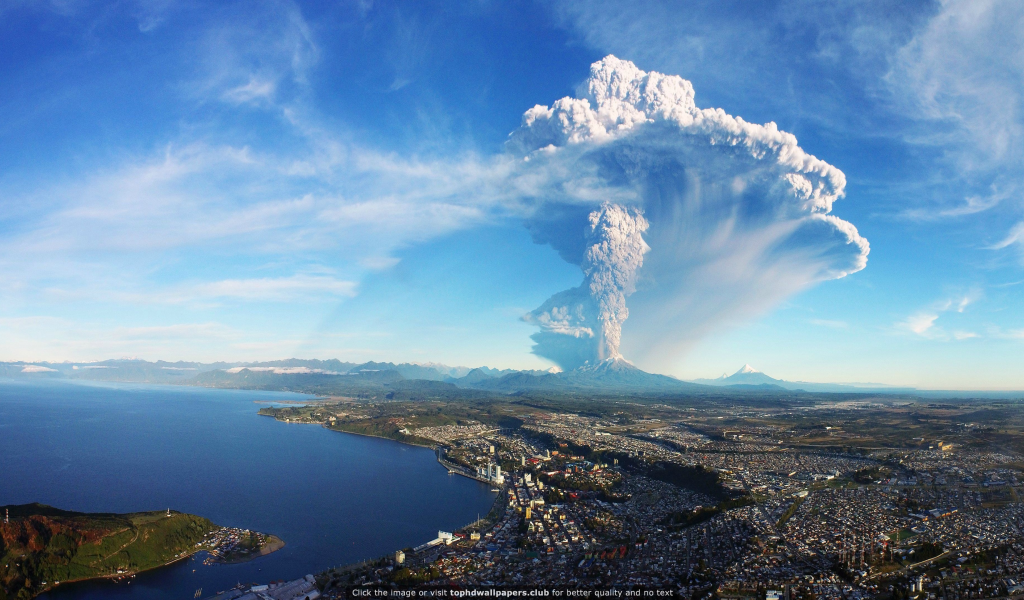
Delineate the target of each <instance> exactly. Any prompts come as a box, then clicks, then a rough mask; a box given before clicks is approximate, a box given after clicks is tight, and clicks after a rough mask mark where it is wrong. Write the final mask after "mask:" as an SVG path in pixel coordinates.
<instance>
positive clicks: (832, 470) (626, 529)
mask: <svg viewBox="0 0 1024 600" xmlns="http://www.w3.org/2000/svg"><path fill="white" fill-rule="evenodd" d="M427 404H434V403H427ZM538 404H539V403H538ZM722 404H724V403H722ZM782 404H786V403H785V402H782ZM486 410H488V411H490V412H491V414H490V416H489V418H487V417H485V420H487V421H489V422H479V421H475V420H473V419H472V418H471V413H472V410H470V409H468V408H467V407H461V408H456V407H454V406H452V405H450V404H449V405H444V404H437V405H432V406H431V405H428V406H424V403H419V404H408V403H402V404H396V403H384V404H376V405H375V404H373V403H369V404H358V403H353V402H350V401H348V402H347V401H341V402H337V403H332V402H330V401H325V402H323V403H318V404H316V405H313V406H310V407H302V408H278V409H273V410H265V411H264V414H267V413H270V412H272V413H274V414H275V416H276V417H277V418H279V419H282V420H290V421H292V422H306V423H322V424H324V425H326V426H328V427H333V428H337V429H339V430H342V431H344V430H345V429H346V427H348V428H351V427H357V426H363V427H365V426H367V425H368V424H369V423H372V422H374V420H377V421H378V422H380V420H383V422H388V423H390V424H391V427H393V428H395V429H394V436H395V439H402V438H408V439H409V440H419V441H420V443H425V444H429V445H431V446H434V447H435V448H436V450H437V452H438V456H439V460H441V461H443V464H444V465H445V466H446V467H449V468H450V470H452V471H453V472H455V473H458V474H462V475H465V476H470V477H478V478H481V479H482V480H484V481H490V482H491V483H492V484H493V485H496V486H500V487H499V488H496V489H500V492H499V493H498V495H497V497H496V499H495V504H494V507H493V509H492V511H491V513H490V514H489V515H487V517H486V518H485V519H482V520H481V521H480V522H477V523H472V524H469V525H468V526H467V527H465V528H463V529H462V530H460V531H456V532H454V533H451V534H446V533H445V532H441V534H439V537H438V538H437V539H436V540H433V541H432V542H429V543H426V544H423V545H422V546H420V547H417V548H406V549H396V551H397V552H396V554H395V555H394V556H389V557H383V558H381V559H379V560H376V561H370V562H368V563H365V564H360V565H347V566H339V567H337V568H334V569H331V570H328V571H326V572H324V573H321V574H319V575H318V576H317V581H318V583H319V584H320V585H321V586H322V587H323V589H324V592H325V596H326V597H328V598H330V597H338V598H340V597H344V595H345V592H344V590H347V589H350V588H351V587H353V586H364V585H379V586H399V587H406V586H428V587H429V586H442V587H443V586H475V585H483V586H517V585H550V586H567V587H570V588H571V587H574V586H577V587H596V588H605V587H620V588H630V587H636V588H640V587H644V588H659V589H672V590H674V591H675V593H677V594H679V595H680V597H687V598H699V597H707V596H709V595H712V594H713V595H714V596H715V597H718V598H764V597H765V595H768V597H778V598H810V597H815V598H868V597H886V598H911V597H913V598H917V597H920V598H928V597H931V598H950V599H953V598H956V599H959V598H980V597H993V596H1013V595H1015V594H1020V593H1024V579H1022V576H1024V570H1022V569H1024V537H1022V534H1021V529H1020V527H1021V526H1024V520H1022V519H1024V504H1021V503H1020V502H1019V493H1021V492H1022V491H1024V490H1022V489H1021V480H1020V479H1019V476H1020V474H1021V472H1022V471H1021V469H1022V468H1024V461H1022V460H1021V455H1020V454H1019V446H1018V447H1015V446H1016V445H1017V444H1019V442H1017V444H1000V443H999V442H998V440H1001V439H1005V437H1006V436H1013V435H1015V434H1016V432H1017V431H1018V429H1017V428H1019V427H1020V426H1021V425H1022V424H1024V420H1022V418H1024V415H1022V414H1020V412H1019V411H1018V410H1016V409H1015V408H1014V409H1012V410H1010V409H1008V408H1007V407H1006V406H1005V405H1001V404H999V403H995V404H993V403H984V402H981V401H973V402H946V403H923V402H920V401H911V400H893V399H884V398H873V399H870V400H863V401H859V402H852V403H851V402H850V401H847V400H842V399H837V400H829V399H808V400H806V401H797V402H794V403H790V404H789V405H788V406H782V407H779V408H776V409H771V408H754V409H752V408H751V407H750V406H742V405H741V406H733V407H727V406H716V407H709V408H696V407H694V406H685V405H676V406H673V405H671V404H669V403H664V402H648V403H642V402H635V401H634V402H616V401H606V402H603V403H600V402H596V401H595V402H593V403H592V404H590V405H589V409H588V410H587V411H586V412H585V413H583V412H580V413H573V412H568V411H566V412H562V411H560V410H550V409H538V408H535V407H532V406H529V403H522V404H507V405H504V406H502V405H499V404H497V403H496V405H495V406H489V407H487V409H486ZM448 412H450V413H454V414H452V415H451V416H450V418H449V419H448V420H449V421H450V422H449V423H447V424H444V425H438V424H435V425H430V426H416V425H417V424H418V423H420V422H423V421H426V420H428V419H429V420H433V421H434V422H437V421H438V419H441V420H444V419H445V415H446V414H447V413H448ZM498 412H500V413H501V416H500V417H496V416H495V413H498ZM587 413H589V414H587ZM908 413H912V414H913V416H912V417H911V416H909V415H908ZM480 414H481V415H482V414H484V413H483V411H482V410H481V411H480ZM338 415H344V416H343V417H341V418H340V420H339V417H338ZM428 415H429V416H428ZM512 415H515V416H516V417H517V418H518V419H519V420H520V421H521V424H520V425H519V426H518V427H515V428H511V427H507V426H506V427H500V426H498V422H499V421H503V422H505V424H506V425H508V419H509V417H510V416H512ZM966 416H970V417H971V418H972V419H973V421H971V422H967V421H964V420H962V418H963V417H966ZM898 419H903V422H902V424H898V421H897V420H898ZM888 421H892V422H893V425H892V426H893V430H892V431H890V432H889V433H888V434H885V433H884V432H882V431H880V429H884V424H885V423H886V422H888ZM994 421H998V423H996V424H994V423H993V422H994ZM839 422H844V423H846V425H845V426H840V425H838V424H833V423H839ZM858 423H863V426H858ZM908 432H914V433H919V434H920V435H910V433H908ZM986 438H987V439H989V440H991V445H988V443H987V442H986ZM488 465H490V469H489V470H488ZM495 467H497V471H498V473H499V475H498V477H499V478H500V480H499V479H497V478H494V477H490V478H488V477H487V476H486V473H488V472H491V473H493V472H494V471H495ZM481 473H483V474H485V475H484V476H483V477H480V474H481Z"/></svg>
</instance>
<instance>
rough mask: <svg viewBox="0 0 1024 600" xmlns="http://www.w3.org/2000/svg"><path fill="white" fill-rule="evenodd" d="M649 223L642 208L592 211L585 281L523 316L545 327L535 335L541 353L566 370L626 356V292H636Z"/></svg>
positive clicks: (607, 207) (613, 207) (609, 207)
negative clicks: (622, 349)
mask: <svg viewBox="0 0 1024 600" xmlns="http://www.w3.org/2000/svg"><path fill="white" fill-rule="evenodd" d="M648 226H649V224H648V223H647V220H646V219H644V217H643V215H642V214H641V213H640V211H639V210H637V209H636V208H627V207H623V206H619V205H616V204H605V205H604V206H602V207H601V208H600V210H595V211H594V212H592V213H590V215H588V224H587V226H586V228H585V240H586V249H585V250H584V252H583V260H582V263H581V265H580V266H581V267H582V268H583V275H584V281H583V285H581V286H579V287H577V288H573V289H571V290H566V291H564V292H561V293H559V294H556V295H554V296H552V297H551V298H550V299H548V301H547V302H545V303H544V305H543V306H541V307H540V308H538V309H537V310H535V311H533V312H531V313H530V314H528V315H526V317H524V318H525V320H526V321H527V322H530V323H534V324H536V325H538V326H539V327H540V328H541V333H538V334H536V336H535V337H534V339H535V340H536V341H537V347H536V348H535V350H534V351H535V352H536V353H537V354H539V355H541V356H544V357H545V358H549V359H551V360H553V361H555V362H556V363H558V364H559V365H560V366H561V367H562V368H575V367H578V366H580V365H582V364H584V363H587V362H597V361H601V360H605V359H615V358H622V355H621V354H620V353H619V343H620V341H621V337H622V323H623V322H624V321H625V320H626V318H627V317H628V316H629V309H627V308H626V296H629V295H630V294H632V293H633V292H634V290H635V288H636V273H637V269H639V268H640V266H641V265H643V263H644V253H645V252H647V251H648V250H650V248H649V247H648V246H647V244H646V243H645V242H644V239H643V236H642V234H643V232H644V231H647V228H648Z"/></svg>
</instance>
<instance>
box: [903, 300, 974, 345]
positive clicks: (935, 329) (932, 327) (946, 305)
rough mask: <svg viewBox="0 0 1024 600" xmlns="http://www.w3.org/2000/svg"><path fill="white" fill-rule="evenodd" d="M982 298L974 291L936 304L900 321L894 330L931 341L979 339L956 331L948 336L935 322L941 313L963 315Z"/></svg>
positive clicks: (972, 334)
mask: <svg viewBox="0 0 1024 600" xmlns="http://www.w3.org/2000/svg"><path fill="white" fill-rule="evenodd" d="M982 296H983V294H982V291H981V290H978V289H975V290H971V291H970V292H969V293H967V294H964V295H962V296H959V298H949V299H946V300H943V301H941V302H936V303H935V304H933V305H932V306H931V307H930V308H928V309H925V310H922V311H919V312H917V313H915V314H913V315H910V316H909V317H907V318H906V319H904V320H903V321H900V322H899V323H897V324H896V328H897V329H900V330H903V331H908V332H911V333H914V334H916V335H919V336H921V337H924V338H928V339H932V340H949V339H950V338H951V337H952V339H955V340H966V339H971V338H975V337H980V335H979V334H977V333H974V332H971V331H965V330H956V331H954V332H953V333H952V334H950V333H948V332H947V331H946V330H945V329H943V328H941V327H939V326H938V325H937V321H938V320H939V318H940V317H941V316H942V314H943V313H948V312H949V311H955V312H957V313H959V314H963V313H964V312H965V311H966V310H967V307H968V306H970V305H971V304H973V303H974V302H976V301H978V300H979V299H981V297H982Z"/></svg>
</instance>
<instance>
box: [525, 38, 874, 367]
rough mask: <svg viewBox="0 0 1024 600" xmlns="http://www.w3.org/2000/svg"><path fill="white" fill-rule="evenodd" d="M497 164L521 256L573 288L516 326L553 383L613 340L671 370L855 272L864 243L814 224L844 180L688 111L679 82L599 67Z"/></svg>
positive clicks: (717, 119) (793, 150)
mask: <svg viewBox="0 0 1024 600" xmlns="http://www.w3.org/2000/svg"><path fill="white" fill-rule="evenodd" d="M508 149H509V151H510V152H513V153H515V154H517V155H518V156H520V157H522V162H521V165H520V169H519V172H518V173H517V177H516V180H517V186H518V187H519V189H520V190H521V191H525V193H526V195H527V196H528V197H530V198H531V199H532V200H533V202H534V204H533V211H532V216H531V217H530V218H529V219H528V222H527V226H528V227H529V229H530V231H531V233H532V234H533V237H534V240H535V241H536V242H538V243H546V244H550V245H551V246H552V247H553V248H555V249H556V250H557V251H558V252H559V254H560V255H561V256H562V257H563V258H564V259H565V260H567V261H569V262H571V263H573V264H577V265H580V267H581V269H582V270H583V273H584V282H583V284H582V285H581V286H580V287H578V288H574V289H571V290H567V291H564V292H560V293H558V294H556V295H554V296H553V297H551V298H550V299H549V300H548V301H547V302H545V303H544V305H543V306H541V307H540V308H538V309H537V310H535V311H533V312H531V313H530V314H529V315H527V316H526V317H525V319H526V320H527V321H528V322H531V323H534V324H536V325H538V326H539V327H540V329H541V330H540V331H539V332H538V333H536V334H535V335H534V336H533V339H534V341H535V342H536V345H535V347H534V352H535V353H536V354H538V355H540V356H544V357H547V358H549V359H551V360H554V361H555V362H556V363H558V364H559V365H560V366H561V367H562V368H566V369H571V368H575V367H577V366H580V365H582V364H584V363H587V362H591V363H592V362H594V361H597V360H602V359H605V358H617V357H619V356H620V355H619V348H620V332H621V348H622V350H623V353H624V354H626V355H627V356H629V357H630V358H633V359H635V360H636V361H637V362H638V363H639V364H640V365H641V366H647V367H649V368H671V367H672V366H674V365H675V364H676V362H675V360H676V359H677V358H678V357H679V355H680V354H681V352H682V351H684V350H685V349H686V348H687V347H688V346H689V345H691V344H692V343H694V342H695V341H696V340H698V339H699V338H700V337H701V336H702V335H704V334H705V333H707V332H708V331H710V330H711V329H713V328H716V327H720V326H722V325H723V324H727V323H729V322H732V321H736V320H738V319H741V318H743V317H746V316H749V315H751V314H756V313H757V312H759V311H763V310H765V309H767V308H769V307H771V306H773V305H775V304H776V303H778V302H779V301H781V300H783V299H784V298H786V297H787V296H789V295H791V294H793V293H795V292H796V291H799V290H801V289H803V288H805V287H807V286H809V285H812V284H814V283H816V282H820V281H824V280H828V279H837V278H840V277H844V276H846V275H848V274H850V273H854V272H856V271H859V270H861V269H863V268H864V267H865V265H866V264H867V255H868V242H867V240H865V239H864V238H862V237H861V236H860V235H859V234H858V233H857V229H856V227H854V226H853V225H852V224H850V223H848V222H846V221H843V220H842V219H839V218H837V217H835V216H833V215H830V214H828V213H830V212H831V210H832V204H833V202H835V201H836V200H837V199H838V198H839V197H841V196H842V195H843V189H844V187H845V185H846V178H845V176H844V175H843V173H842V172H841V171H840V170H839V169H837V168H835V167H833V166H832V165H829V164H828V163H826V162H824V161H822V160H819V159H817V158H815V157H814V156H811V155H809V154H807V153H806V152H804V151H803V150H802V149H801V148H800V147H799V146H798V145H797V141H796V138H795V137H794V136H793V135H791V134H788V133H786V132H783V131H779V129H778V127H776V125H775V124H774V123H768V124H766V125H754V124H751V123H747V122H745V121H743V119H740V118H739V117H733V116H730V115H728V114H726V113H725V112H724V111H722V110H720V109H699V108H697V107H696V105H695V103H694V91H693V86H692V85H691V84H690V82H688V81H686V80H684V79H682V78H680V77H676V76H668V75H662V74H660V73H654V72H644V71H642V70H640V69H638V68H637V67H636V66H635V65H633V63H630V62H628V61H623V60H619V59H617V58H615V57H614V56H609V57H606V58H605V59H603V60H601V61H598V62H596V63H594V64H593V65H592V66H591V74H590V78H589V79H587V81H585V82H584V83H583V84H582V85H581V86H580V87H579V89H578V90H577V93H576V97H575V98H562V99H561V100H558V101H556V102H555V103H554V105H552V106H551V107H547V106H535V107H534V108H532V109H530V110H528V111H527V112H526V113H525V114H524V115H523V124H522V126H521V127H520V128H519V129H518V130H516V131H515V132H513V133H512V134H511V135H510V136H509V141H508ZM634 290H635V293H634ZM630 294H633V295H632V296H631V297H630V298H629V307H630V310H629V311H627V309H626V298H627V297H629V296H630ZM627 315H628V316H629V320H628V321H627V320H626V317H627Z"/></svg>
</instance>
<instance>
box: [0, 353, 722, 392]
mask: <svg viewBox="0 0 1024 600" xmlns="http://www.w3.org/2000/svg"><path fill="white" fill-rule="evenodd" d="M0 377H36V378H39V377H52V378H66V379H89V380H98V381H126V382H127V381H132V382H141V383H173V384H182V385H199V386H208V387H225V388H241V389H261V390H279V389H284V390H292V391H305V392H308V393H315V394H335V395H345V394H351V395H357V396H366V395H371V396H374V395H380V394H383V395H384V396H385V397H388V394H394V393H397V394H399V395H400V396H404V395H416V394H417V392H423V393H432V394H441V395H444V394H448V395H451V396H462V397H465V396H478V395H480V393H483V392H491V393H500V394H515V393H522V392H529V391H552V392H554V391H593V392H615V393H624V392H642V391H647V392H672V391H687V390H690V391H692V390H695V389H701V388H703V386H700V385H696V384H693V383H688V382H684V381H680V380H678V379H675V378H672V377H667V376H665V375H657V374H652V373H647V372H645V371H642V370H640V369H638V368H637V367H635V366H633V365H632V364H630V363H629V362H627V361H625V360H622V359H610V360H605V361H601V362H599V363H596V364H592V365H591V364H588V365H584V366H582V367H580V368H578V369H575V370H572V371H568V372H564V373H563V372H558V371H557V369H550V370H522V371H520V370H514V369H493V368H490V367H486V366H485V367H477V368H473V369H470V368H468V367H450V366H448V365H443V364H438V363H427V364H416V363H392V362H375V361H371V362H365V363H352V362H342V361H339V360H336V359H331V360H316V359H309V360H307V359H296V358H291V359H285V360H275V361H263V362H247V363H226V362H220V363H195V362H178V363H168V362H164V361H158V362H147V361H144V360H135V359H132V360H109V361H101V362H95V363H46V362H44V363H0Z"/></svg>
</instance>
